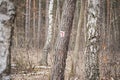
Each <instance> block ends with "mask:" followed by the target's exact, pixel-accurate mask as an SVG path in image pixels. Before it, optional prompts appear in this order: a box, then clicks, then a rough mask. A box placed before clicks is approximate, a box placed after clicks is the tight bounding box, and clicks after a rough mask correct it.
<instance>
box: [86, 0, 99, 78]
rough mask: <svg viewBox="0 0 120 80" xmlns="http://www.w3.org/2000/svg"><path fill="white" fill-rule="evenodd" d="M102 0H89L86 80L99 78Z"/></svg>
mask: <svg viewBox="0 0 120 80" xmlns="http://www.w3.org/2000/svg"><path fill="white" fill-rule="evenodd" d="M99 1H100V0H88V14H87V26H86V33H85V43H86V49H85V59H86V60H85V61H86V62H85V72H86V76H85V80H99V59H98V54H99V38H100V36H99V27H100V26H99V24H98V19H99V13H100V9H99V8H100V2H99Z"/></svg>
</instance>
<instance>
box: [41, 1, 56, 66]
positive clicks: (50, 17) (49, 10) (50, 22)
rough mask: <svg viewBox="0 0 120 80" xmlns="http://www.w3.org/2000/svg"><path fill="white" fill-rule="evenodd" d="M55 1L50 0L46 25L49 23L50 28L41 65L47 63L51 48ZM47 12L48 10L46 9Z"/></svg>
mask: <svg viewBox="0 0 120 80" xmlns="http://www.w3.org/2000/svg"><path fill="white" fill-rule="evenodd" d="M53 1H54V0H50V4H49V9H48V18H49V20H48V23H46V25H47V24H48V30H47V35H46V36H47V38H46V42H45V45H44V49H43V57H42V60H41V65H47V64H48V63H47V56H48V52H49V50H50V44H51V42H52V26H53V25H52V21H53V15H52V11H53ZM48 2H49V0H48ZM46 12H47V10H46Z"/></svg>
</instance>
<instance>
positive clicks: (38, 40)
mask: <svg viewBox="0 0 120 80" xmlns="http://www.w3.org/2000/svg"><path fill="white" fill-rule="evenodd" d="M41 11H42V9H41V0H39V13H38V34H37V43H38V45H37V47H38V48H40V41H41V39H40V38H41V33H40V32H41V30H40V29H41V28H40V27H41V19H42V17H41V15H42V14H41Z"/></svg>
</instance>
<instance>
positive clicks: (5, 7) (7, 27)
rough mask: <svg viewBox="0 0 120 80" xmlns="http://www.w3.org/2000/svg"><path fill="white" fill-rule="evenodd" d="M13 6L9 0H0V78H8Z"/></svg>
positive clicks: (1, 79) (7, 79)
mask: <svg viewBox="0 0 120 80" xmlns="http://www.w3.org/2000/svg"><path fill="white" fill-rule="evenodd" d="M14 14H15V7H14V5H13V3H12V2H10V1H9V0H6V1H5V0H1V1H0V80H10V76H9V74H10V46H11V31H12V23H13V19H14Z"/></svg>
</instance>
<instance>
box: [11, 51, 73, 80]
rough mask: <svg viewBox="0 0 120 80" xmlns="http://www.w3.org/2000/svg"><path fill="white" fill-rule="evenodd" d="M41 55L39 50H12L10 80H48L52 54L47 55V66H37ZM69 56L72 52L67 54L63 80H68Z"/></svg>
mask: <svg viewBox="0 0 120 80" xmlns="http://www.w3.org/2000/svg"><path fill="white" fill-rule="evenodd" d="M13 54H14V55H13ZM41 54H42V51H41V50H25V49H15V50H13V51H12V59H11V60H12V69H11V73H12V74H11V78H12V79H11V80H49V79H50V75H51V74H50V73H51V65H52V63H53V58H52V57H53V53H52V52H51V53H49V55H48V63H49V65H48V66H40V65H39V61H40V59H41ZM71 56H72V52H69V53H68V58H67V61H66V62H67V63H66V69H65V80H68V76H69V74H70V70H71V64H72V63H71Z"/></svg>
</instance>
